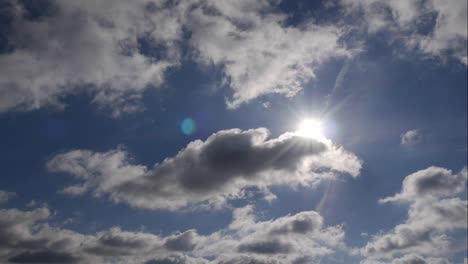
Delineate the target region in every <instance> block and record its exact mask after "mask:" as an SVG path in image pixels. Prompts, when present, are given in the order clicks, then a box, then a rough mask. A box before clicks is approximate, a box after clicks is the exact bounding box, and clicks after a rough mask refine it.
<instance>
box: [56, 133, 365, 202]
mask: <svg viewBox="0 0 468 264" xmlns="http://www.w3.org/2000/svg"><path fill="white" fill-rule="evenodd" d="M268 135H269V132H268V130H266V129H264V128H259V129H251V130H246V131H241V130H239V129H232V130H224V131H219V132H217V133H215V134H213V135H211V136H210V137H208V138H207V139H206V140H205V141H201V140H196V141H193V142H191V143H189V144H188V145H187V146H186V147H185V148H184V149H182V150H181V151H180V152H179V153H178V154H177V155H176V156H174V157H172V158H166V159H165V160H163V161H162V162H161V163H159V164H156V165H155V166H154V168H153V169H149V168H147V167H146V166H142V165H133V164H131V163H130V161H129V157H128V154H127V153H126V152H125V151H123V150H121V149H117V150H111V151H109V152H104V153H94V152H91V151H87V150H74V151H70V152H66V153H63V154H59V155H57V156H55V157H53V158H52V159H51V160H50V161H49V162H48V164H47V168H48V169H49V170H50V171H53V172H60V173H66V174H70V175H73V176H74V177H75V178H76V179H77V180H78V181H80V182H81V183H80V184H76V185H72V186H68V187H66V188H65V189H64V190H63V192H64V193H68V194H75V195H77V194H83V193H86V192H90V193H93V194H94V195H95V196H107V197H108V198H109V199H110V200H112V201H114V202H125V203H127V204H129V205H131V206H135V207H142V208H150V209H170V210H175V209H180V208H185V207H187V206H197V205H202V206H209V207H217V206H221V205H223V204H224V203H225V202H226V201H227V200H229V199H233V198H241V197H243V196H244V195H245V191H246V190H247V189H248V188H250V187H255V188H256V189H258V190H260V191H261V192H262V193H264V195H265V198H267V199H269V198H271V196H272V194H271V193H270V192H269V190H268V188H269V187H270V186H273V185H289V186H298V185H313V184H316V183H318V182H320V180H321V179H323V178H326V177H333V176H335V175H336V174H350V175H351V176H353V177H356V176H357V175H358V174H359V171H360V168H361V164H362V163H361V161H360V160H359V159H358V158H357V157H356V156H355V155H354V154H352V153H349V152H346V151H345V150H343V149H341V148H339V147H337V146H335V145H333V144H332V143H331V142H330V141H329V140H323V141H318V140H315V139H311V138H304V137H300V136H297V135H296V134H294V133H285V134H283V135H281V136H279V137H278V138H274V139H268Z"/></svg>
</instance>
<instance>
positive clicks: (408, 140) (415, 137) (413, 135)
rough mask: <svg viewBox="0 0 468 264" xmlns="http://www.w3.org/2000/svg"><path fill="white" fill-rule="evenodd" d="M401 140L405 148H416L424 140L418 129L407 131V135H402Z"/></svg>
mask: <svg viewBox="0 0 468 264" xmlns="http://www.w3.org/2000/svg"><path fill="white" fill-rule="evenodd" d="M400 138H401V140H400V144H401V145H404V146H414V145H416V144H419V143H420V142H421V140H422V136H421V133H420V132H419V130H418V129H412V130H409V131H406V132H405V133H403V134H401V136H400Z"/></svg>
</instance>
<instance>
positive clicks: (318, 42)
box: [0, 0, 347, 116]
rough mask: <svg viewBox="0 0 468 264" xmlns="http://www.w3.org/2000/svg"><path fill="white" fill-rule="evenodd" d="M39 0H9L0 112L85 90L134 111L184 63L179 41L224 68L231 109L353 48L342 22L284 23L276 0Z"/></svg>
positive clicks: (295, 84) (289, 86)
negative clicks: (345, 44)
mask: <svg viewBox="0 0 468 264" xmlns="http://www.w3.org/2000/svg"><path fill="white" fill-rule="evenodd" d="M41 3H43V5H41V6H39V7H38V6H37V4H36V3H34V2H31V1H18V0H9V1H7V2H6V4H4V5H2V10H1V12H2V16H4V17H6V18H7V19H6V21H7V23H6V24H5V27H4V28H3V29H4V30H3V32H2V33H3V35H5V39H6V40H7V42H6V44H5V45H4V46H5V48H4V50H2V51H0V52H2V53H0V64H1V65H5V67H2V71H1V73H0V111H9V110H18V109H20V110H31V109H38V108H40V107H43V106H45V105H55V106H59V107H63V106H64V105H63V98H64V97H66V96H69V95H74V94H76V93H79V92H86V93H88V94H90V95H91V96H92V98H93V99H92V101H93V102H94V103H96V104H97V105H98V106H104V107H110V108H111V109H112V110H113V114H114V115H115V116H117V115H119V114H120V113H122V112H131V111H136V110H138V109H139V108H141V105H140V104H139V99H140V97H141V96H142V95H143V91H144V89H146V88H147V87H158V86H161V85H162V84H163V83H164V80H165V75H166V72H167V70H168V69H169V68H174V67H177V66H178V65H179V64H180V62H181V61H180V58H181V54H182V46H187V47H190V52H189V53H190V54H191V55H193V57H194V58H195V60H196V61H198V62H199V63H201V64H214V65H217V66H220V67H221V68H222V70H223V71H224V73H225V77H226V78H225V84H227V85H228V87H231V88H232V91H233V97H232V98H231V99H229V100H228V105H229V106H230V107H236V106H238V105H239V104H241V103H243V102H246V101H249V100H252V99H253V98H256V97H257V96H260V95H263V94H268V93H281V94H284V95H287V96H292V95H294V94H296V93H297V92H298V91H299V90H301V89H302V87H301V85H302V84H303V83H304V82H306V81H307V80H309V79H310V78H312V77H313V76H314V69H315V68H316V67H317V66H318V65H320V63H322V62H323V61H325V60H326V59H327V58H329V57H332V56H342V55H346V54H347V52H346V51H345V49H344V48H342V47H341V46H340V45H339V44H338V39H339V37H340V36H341V32H340V30H339V29H337V28H336V27H333V26H317V25H314V24H312V23H310V22H309V23H305V24H304V25H303V26H301V27H292V26H286V25H285V23H284V21H285V19H286V16H285V15H284V14H281V13H279V11H278V9H277V8H276V4H277V2H276V1H252V0H243V1H235V2H232V1H211V0H191V1H176V2H170V3H169V2H167V1H164V0H155V1H150V0H139V1H132V2H131V3H130V2H128V1H120V0H119V1H112V2H109V1H100V2H99V3H96V2H95V1H84V2H80V4H76V3H74V2H70V1H64V0H50V1H43V2H41ZM184 32H185V33H188V34H185V33H184ZM185 44H187V45H185ZM6 65H8V67H6Z"/></svg>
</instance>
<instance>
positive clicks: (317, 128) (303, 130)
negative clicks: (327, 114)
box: [296, 119, 325, 139]
mask: <svg viewBox="0 0 468 264" xmlns="http://www.w3.org/2000/svg"><path fill="white" fill-rule="evenodd" d="M296 133H297V134H298V135H299V136H301V137H306V138H314V139H323V138H325V136H324V135H323V125H322V122H321V121H320V120H317V119H304V120H302V121H301V122H300V123H299V127H298V129H297V131H296Z"/></svg>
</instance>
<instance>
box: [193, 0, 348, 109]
mask: <svg viewBox="0 0 468 264" xmlns="http://www.w3.org/2000/svg"><path fill="white" fill-rule="evenodd" d="M204 3H205V5H204V8H201V9H197V10H195V11H194V12H191V13H190V14H189V17H188V21H190V22H189V23H188V27H189V28H190V30H191V32H192V33H193V35H192V37H191V39H190V43H191V45H192V47H193V48H194V49H195V50H196V51H197V56H196V59H197V61H199V62H200V63H203V64H215V65H220V66H222V69H223V71H224V73H225V77H226V78H225V83H226V84H227V85H229V86H230V87H231V88H232V91H233V95H232V98H228V99H227V104H228V107H230V108H236V107H238V106H239V105H240V104H241V103H244V102H247V101H250V100H252V99H254V98H256V97H258V96H261V95H265V94H269V93H278V94H283V95H286V96H289V97H290V96H294V95H295V94H297V93H298V92H299V91H301V90H302V85H303V84H304V83H305V82H307V81H309V80H310V79H311V78H313V77H314V76H315V75H314V72H315V69H316V68H317V67H318V66H319V65H320V64H321V63H323V62H324V61H325V60H327V59H329V58H330V57H336V56H348V55H349V52H348V51H347V50H346V49H345V48H344V47H343V46H342V45H340V43H339V39H340V37H341V36H342V35H343V31H342V30H341V29H339V28H338V27H335V26H317V25H315V24H313V23H312V21H304V22H303V24H302V25H300V26H298V27H293V26H286V23H285V20H286V18H287V16H286V15H284V14H278V13H277V12H274V10H275V9H274V8H275V7H274V5H273V3H275V1H250V0H242V1H234V2H233V1H216V0H208V1H204Z"/></svg>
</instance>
